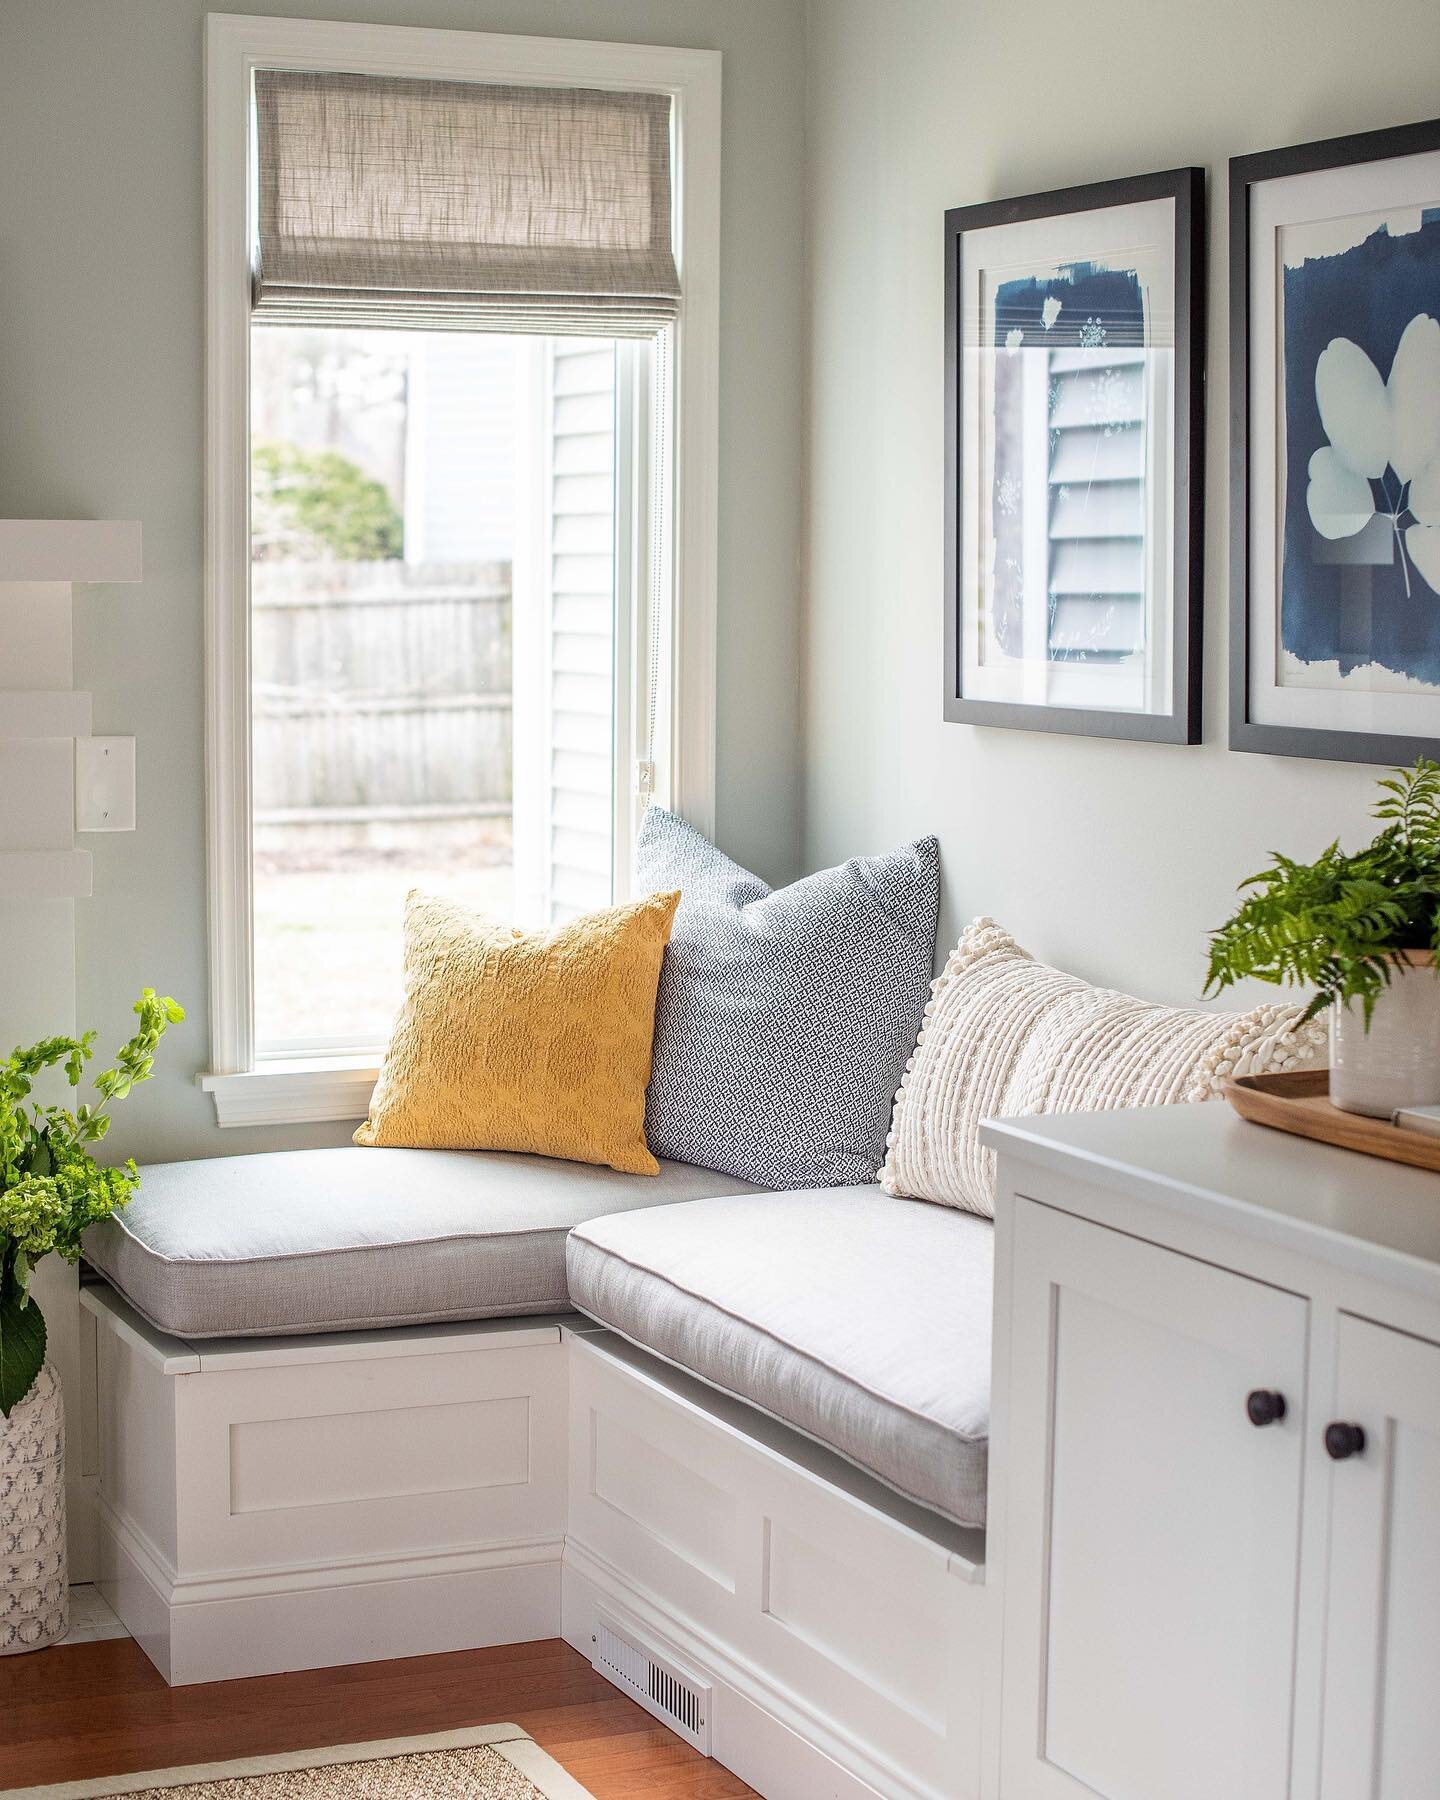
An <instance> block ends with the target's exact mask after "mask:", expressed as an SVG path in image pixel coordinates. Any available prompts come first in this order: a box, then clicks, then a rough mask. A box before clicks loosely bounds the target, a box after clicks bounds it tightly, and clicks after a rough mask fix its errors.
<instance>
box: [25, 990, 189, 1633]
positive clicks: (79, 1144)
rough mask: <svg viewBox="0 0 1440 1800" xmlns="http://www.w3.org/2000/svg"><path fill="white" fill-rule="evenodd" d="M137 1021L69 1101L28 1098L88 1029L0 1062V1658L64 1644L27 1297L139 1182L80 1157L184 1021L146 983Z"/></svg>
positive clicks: (59, 1506) (51, 1450)
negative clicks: (52, 1259)
mask: <svg viewBox="0 0 1440 1800" xmlns="http://www.w3.org/2000/svg"><path fill="white" fill-rule="evenodd" d="M135 1011H136V1013H137V1014H138V1015H139V1020H140V1023H139V1025H138V1026H137V1028H136V1030H135V1034H134V1036H133V1037H132V1038H131V1039H130V1041H129V1042H128V1043H127V1044H125V1045H124V1046H123V1047H122V1048H121V1050H120V1052H119V1054H118V1055H117V1056H116V1058H115V1063H114V1066H113V1067H112V1068H109V1069H106V1070H104V1071H103V1072H102V1073H101V1074H99V1075H97V1076H96V1077H95V1079H94V1082H93V1086H94V1090H95V1099H94V1101H93V1102H87V1103H85V1104H82V1105H79V1106H77V1107H76V1108H75V1109H74V1111H71V1110H70V1109H69V1108H67V1107H63V1106H54V1105H49V1104H46V1103H45V1102H43V1101H41V1100H37V1099H36V1098H35V1097H34V1093H33V1090H34V1087H35V1083H36V1081H37V1079H38V1078H39V1077H41V1076H42V1075H43V1074H44V1072H45V1071H46V1070H47V1069H54V1068H61V1069H63V1070H64V1073H65V1077H66V1079H67V1080H68V1081H69V1083H70V1086H71V1087H72V1088H76V1087H78V1086H79V1085H80V1080H81V1077H82V1075H83V1074H84V1071H85V1066H86V1064H87V1063H88V1062H89V1061H90V1059H91V1057H92V1056H93V1055H94V1053H95V1051H94V1046H95V1033H94V1032H93V1031H87V1032H86V1033H85V1035H84V1036H83V1037H79V1038H72V1037H53V1038H44V1039H42V1040H41V1041H40V1042H39V1043H38V1044H31V1045H30V1046H29V1047H28V1048H27V1049H16V1050H14V1051H12V1052H11V1054H10V1055H9V1056H8V1057H6V1058H4V1059H3V1060H0V1655H4V1654H6V1653H7V1652H12V1651H17V1650H35V1649H39V1648H40V1647H41V1646H42V1645H44V1644H48V1643H53V1642H54V1641H55V1640H56V1639H57V1638H59V1637H63V1636H64V1634H65V1628H66V1624H67V1620H68V1611H69V1608H68V1601H67V1590H66V1585H65V1466H64V1456H65V1411H64V1402H63V1398H62V1396H61V1393H60V1383H59V1379H58V1377H57V1376H56V1373H55V1370H54V1368H53V1366H52V1365H51V1364H50V1363H49V1362H47V1361H46V1359H45V1343H46V1331H45V1318H44V1315H43V1313H42V1312H41V1311H40V1308H39V1306H38V1305H37V1304H36V1302H35V1300H34V1299H33V1298H32V1296H31V1293H30V1277H31V1273H32V1271H33V1270H34V1267H35V1265H36V1263H38V1262H39V1261H40V1259H41V1257H43V1256H48V1255H49V1254H50V1253H51V1251H54V1252H55V1253H56V1254H57V1255H59V1256H62V1257H64V1258H65V1260H66V1261H67V1262H76V1261H78V1259H79V1256H80V1240H81V1237H82V1235H83V1234H84V1231H85V1228H86V1226H87V1225H91V1224H93V1223H94V1222H95V1221H96V1220H97V1219H103V1218H104V1217H105V1216H106V1215H107V1214H108V1213H111V1212H113V1211H114V1210H115V1209H116V1207H118V1206H124V1204H125V1203H126V1201H127V1200H128V1199H129V1198H130V1196H131V1194H132V1193H133V1192H134V1191H135V1189H136V1187H137V1186H138V1185H139V1181H140V1176H139V1172H138V1171H137V1169H136V1167H135V1164H134V1163H133V1162H126V1163H125V1164H123V1165H122V1166H121V1167H120V1168H102V1167H101V1165H100V1164H99V1163H97V1162H96V1161H95V1158H94V1157H93V1156H92V1155H91V1153H90V1146H91V1145H93V1144H97V1143H98V1142H99V1141H100V1139H101V1138H103V1137H104V1136H105V1133H106V1132H107V1131H108V1129H109V1127H110V1116H109V1113H108V1111H107V1108H108V1107H109V1106H110V1105H111V1103H112V1102H114V1101H116V1100H123V1099H124V1098H125V1096H126V1095H127V1094H128V1093H129V1092H130V1090H131V1088H132V1087H134V1085H135V1083H136V1082H137V1081H144V1080H145V1079H146V1078H147V1076H148V1075H149V1074H150V1072H151V1068H152V1066H153V1063H154V1057H155V1050H156V1047H157V1045H158V1044H159V1042H160V1039H161V1038H162V1037H163V1036H164V1034H165V1032H166V1030H167V1028H168V1027H169V1026H171V1025H173V1024H176V1023H178V1021H179V1020H181V1019H183V1018H184V1016H185V1014H184V1012H183V1011H182V1010H181V1008H180V1007H178V1006H177V1005H176V1004H175V1002H174V1001H173V1000H171V999H168V998H160V997H159V996H157V995H156V993H155V990H154V989H153V988H146V989H145V991H144V993H142V994H141V996H140V998H139V1000H137V1001H136V1003H135Z"/></svg>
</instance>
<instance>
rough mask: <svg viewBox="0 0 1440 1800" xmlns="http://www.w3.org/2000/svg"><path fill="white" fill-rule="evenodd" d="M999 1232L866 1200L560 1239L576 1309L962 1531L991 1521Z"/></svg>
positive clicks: (766, 1200)
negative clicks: (994, 1279)
mask: <svg viewBox="0 0 1440 1800" xmlns="http://www.w3.org/2000/svg"><path fill="white" fill-rule="evenodd" d="M993 1243H994V1229H993V1227H992V1225H991V1223H990V1221H989V1220H988V1219H981V1218H978V1217H976V1216H974V1215H973V1214H969V1213H961V1212H956V1211H954V1210H953V1209H952V1208H949V1207H943V1206H932V1205H930V1204H928V1203H927V1202H926V1201H923V1200H895V1199H892V1198H890V1197H889V1196H888V1195H886V1194H884V1193H882V1192H881V1191H880V1189H879V1188H878V1187H842V1188H817V1189H812V1190H809V1191H806V1192H801V1193H794V1194H745V1195H738V1196H735V1197H734V1198H730V1199H701V1200H696V1201H694V1202H692V1203H691V1204H689V1205H683V1206H669V1207H665V1208H663V1209H662V1210H661V1211H658V1212H654V1211H649V1212H643V1213H626V1214H621V1215H619V1216H615V1217H610V1218H605V1219H595V1220H592V1221H590V1222H589V1223H588V1224H585V1225H581V1226H579V1227H577V1229H576V1230H575V1231H574V1232H573V1233H572V1235H571V1238H570V1242H569V1246H568V1250H567V1260H568V1264H569V1275H570V1298H571V1300H572V1302H573V1303H574V1305H576V1306H577V1307H578V1308H579V1309H580V1311H581V1312H584V1313H588V1314H589V1315H590V1317H591V1318H593V1319H596V1320H598V1321H599V1322H600V1323H601V1324H602V1325H608V1326H610V1327H611V1328H612V1329H613V1330H615V1331H618V1332H620V1333H621V1334H622V1335H623V1336H625V1337H627V1338H629V1339H630V1340H631V1341H632V1342H633V1343H636V1344H638V1345H640V1346H641V1348H642V1349H646V1350H651V1351H654V1352H655V1353H656V1354H657V1355H659V1356H662V1357H664V1358H665V1359H666V1360H667V1361H669V1362H672V1363H675V1364H677V1365H679V1366H680V1367H681V1368H684V1369H688V1370H689V1371H690V1372H691V1373H692V1374H695V1375H698V1376H700V1377H701V1378H702V1379H703V1380H705V1381H708V1382H710V1383H711V1384H712V1385H713V1386H715V1387H718V1388H723V1389H724V1390H725V1391H726V1392H727V1393H731V1394H735V1395H738V1396H739V1397H740V1398H741V1399H742V1400H747V1401H749V1402H750V1403H751V1404H752V1405H754V1406H758V1407H760V1408H761V1409H762V1410H763V1411H765V1412H767V1413H769V1414H771V1415H772V1416H773V1417H774V1418H777V1419H780V1420H781V1421H783V1422H784V1423H785V1424H787V1425H792V1426H794V1427H795V1428H796V1429H797V1430H799V1431H803V1432H804V1433H805V1434H806V1436H808V1437H812V1438H814V1439H816V1441H817V1442H819V1443H821V1444H824V1445H826V1446H828V1447H829V1448H830V1449H832V1450H836V1451H838V1452H839V1453H840V1455H842V1456H844V1457H846V1458H847V1459H848V1460H849V1461H851V1462H853V1463H856V1464H857V1465H858V1466H859V1467H860V1468H862V1469H865V1470H866V1471H867V1472H868V1473H870V1474H872V1475H875V1476H877V1477H878V1478H879V1479H880V1480H881V1481H883V1482H885V1483H886V1485H887V1486H889V1487H892V1488H894V1489H896V1491H897V1492H899V1493H902V1494H905V1495H907V1496H908V1497H909V1498H910V1499H912V1500H918V1501H919V1502H920V1504H921V1505H922V1506H928V1507H931V1508H933V1509H934V1510H935V1511H936V1512H940V1513H944V1514H945V1516H946V1517H947V1518H950V1519H954V1520H956V1521H957V1522H958V1523H959V1524H961V1525H983V1524H984V1522H985V1471H986V1458H987V1451H988V1445H989V1432H990V1311H991V1269H992V1259H993Z"/></svg>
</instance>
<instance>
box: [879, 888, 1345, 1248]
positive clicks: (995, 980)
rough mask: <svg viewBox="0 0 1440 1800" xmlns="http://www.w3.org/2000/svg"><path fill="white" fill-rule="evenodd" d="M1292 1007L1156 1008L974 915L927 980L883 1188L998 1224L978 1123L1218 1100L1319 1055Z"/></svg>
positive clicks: (1321, 1034)
mask: <svg viewBox="0 0 1440 1800" xmlns="http://www.w3.org/2000/svg"><path fill="white" fill-rule="evenodd" d="M1301 1012H1302V1009H1301V1008H1300V1007H1298V1006H1259V1007H1256V1008H1255V1010H1254V1011H1253V1012H1248V1013H1220V1012H1200V1011H1190V1010H1187V1009H1186V1008H1183V1007H1176V1006H1154V1005H1151V1004H1150V1003H1149V1002H1148V1001H1144V1000H1136V999H1133V998H1132V997H1131V996H1130V995H1129V994H1121V993H1117V992H1115V991H1114V990H1113V989H1111V988H1097V987H1092V986H1091V985H1090V983H1089V982H1088V981H1082V980H1080V978H1079V977H1078V976H1075V975H1065V974H1062V973H1061V971H1060V970H1059V969H1052V968H1049V967H1048V966H1047V965H1046V964H1045V963H1041V962H1036V961H1035V959H1034V958H1033V957H1032V956H1031V955H1030V954H1029V952H1028V951H1026V950H1022V949H1021V947H1020V946H1019V944H1017V943H1016V942H1015V940H1014V938H1013V937H1011V935H1010V933H1009V932H1008V931H1003V930H1002V929H1001V928H1000V926H998V925H997V924H996V923H995V921H994V920H993V919H977V920H976V921H975V923H974V924H973V925H971V926H970V927H969V928H968V929H967V930H966V931H964V932H963V933H962V934H961V937H960V942H959V943H958V944H957V945H956V946H955V949H954V950H953V951H952V952H951V955H950V960H949V961H948V962H947V963H946V965H945V968H944V970H943V972H942V973H941V974H940V975H939V976H938V977H937V978H936V980H935V981H934V982H933V983H932V984H931V989H930V999H929V1002H928V1003H927V1005H926V1007H925V1017H924V1022H923V1024H922V1025H921V1028H920V1038H919V1041H918V1043H917V1044H916V1046H915V1054H914V1055H913V1056H912V1057H911V1058H910V1061H909V1063H908V1064H907V1065H906V1069H905V1074H904V1077H903V1079H902V1080H901V1083H900V1092H899V1094H898V1095H897V1096H896V1100H895V1114H894V1118H893V1120H892V1122H891V1128H890V1136H889V1139H888V1143H887V1151H886V1157H885V1166H884V1168H883V1169H882V1170H881V1171H880V1183H881V1186H882V1187H883V1188H884V1189H885V1191H886V1193H888V1194H895V1195H900V1196H904V1197H907V1198H910V1199H918V1200H937V1201H939V1202H941V1203H942V1204H943V1205H946V1206H958V1207H962V1208H964V1209H965V1210H967V1211H969V1212H977V1213H983V1214H985V1215H986V1216H987V1217H990V1218H993V1217H994V1216H995V1156H994V1152H993V1151H990V1150H986V1149H984V1148H983V1147H982V1145H981V1143H980V1127H981V1125H982V1124H983V1123H984V1122H985V1121H986V1120H987V1119H997V1118H1003V1117H1007V1116H1008V1117H1012V1118H1014V1117H1025V1116H1027V1115H1028V1116H1035V1115H1037V1114H1043V1113H1066V1112H1099V1111H1105V1110H1108V1109H1111V1108H1114V1107H1121V1106H1170V1105H1174V1104H1176V1103H1179V1102H1193V1101H1200V1100H1216V1099H1219V1097H1220V1092H1221V1089H1222V1087H1223V1085H1224V1083H1225V1082H1226V1081H1228V1080H1229V1079H1230V1078H1231V1077H1232V1076H1236V1075H1265V1074H1274V1073H1276V1072H1278V1071H1279V1070H1281V1069H1288V1068H1293V1067H1295V1066H1296V1065H1297V1064H1300V1063H1306V1062H1310V1061H1313V1060H1314V1059H1315V1058H1316V1057H1317V1056H1318V1055H1320V1053H1321V1052H1322V1050H1323V1047H1324V1044H1325V1027H1324V1024H1323V1023H1321V1022H1319V1021H1312V1022H1310V1023H1308V1024H1307V1023H1303V1022H1302V1020H1301Z"/></svg>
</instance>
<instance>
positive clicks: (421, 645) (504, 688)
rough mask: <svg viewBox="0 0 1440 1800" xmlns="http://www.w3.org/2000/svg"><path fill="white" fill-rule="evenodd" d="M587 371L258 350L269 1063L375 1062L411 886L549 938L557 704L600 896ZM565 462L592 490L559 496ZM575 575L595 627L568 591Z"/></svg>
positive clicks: (278, 334)
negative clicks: (592, 837)
mask: <svg viewBox="0 0 1440 1800" xmlns="http://www.w3.org/2000/svg"><path fill="white" fill-rule="evenodd" d="M562 342H563V341H562ZM594 351H595V359H594V360H593V361H592V363H591V365H590V366H589V368H588V369H587V370H586V371H583V372H582V371H581V370H579V369H578V368H574V367H569V366H567V362H568V360H569V358H568V350H567V351H566V352H565V353H557V349H556V342H555V341H552V340H546V339H535V338H529V339H527V338H523V337H507V336H501V335H497V334H489V333H462V332H434V333H420V332H411V331H348V330H320V329H316V330H311V329H304V328H296V327H267V326H259V325H257V326H256V327H255V328H254V330H253V332H252V394H251V444H252V452H251V458H252V566H251V669H252V730H253V771H254V774H253V794H254V801H253V804H254V820H253V828H254V908H255V916H254V937H255V1037H256V1044H257V1047H258V1049H259V1050H260V1051H261V1052H262V1053H264V1052H266V1051H272V1052H273V1051H275V1050H277V1049H286V1050H299V1049H305V1048H313V1049H315V1050H317V1051H319V1050H323V1049H326V1048H346V1049H350V1048H371V1047H376V1046H379V1045H381V1044H383V1043H384V1042H385V1040H386V1038H387V1036H388V1033H389V1029H390V1023H391V1020H392V1018H393V1016H394V1011H395V1008H396V1006H397V1005H398V1002H399V999H400V986H401V984H400V969H401V918H402V913H403V906H404V898H405V894H406V893H407V891H408V890H409V889H411V888H412V887H419V888H422V889H424V890H426V891H427V892H432V893H435V892H438V893H445V894H451V895H453V896H455V897H456V898H458V899H462V900H464V901H465V902H467V903H468V904H471V905H474V906H476V907H479V908H481V909H483V910H485V911H487V912H490V913H492V914H494V915H495V916H496V917H498V918H501V919H505V920H507V921H508V920H511V919H514V918H517V917H519V918H521V919H522V920H524V921H527V922H536V921H538V919H540V918H549V917H553V916H555V913H556V911H557V910H558V907H557V905H556V903H555V897H554V895H553V893H552V887H553V874H552V868H551V865H552V863H553V862H554V860H555V859H554V855H553V850H554V846H555V845H556V844H557V843H558V844H559V845H560V846H561V847H562V849H564V850H566V851H567V852H568V849H569V847H571V846H573V844H574V841H575V840H574V835H573V832H574V824H575V821H576V819H577V817H578V815H577V813H576V811H575V809H574V808H573V807H570V806H569V804H568V797H567V795H566V793H565V792H564V791H563V790H562V789H561V787H560V786H558V785H557V778H556V771H557V766H558V767H559V769H560V772H561V773H562V774H564V773H565V772H567V771H570V770H571V769H572V768H573V766H574V757H573V749H574V746H575V743H576V727H575V722H574V721H572V720H570V719H569V718H568V717H566V716H564V715H561V714H558V713H557V704H558V702H557V695H558V696H559V697H560V698H562V699H565V700H571V699H575V698H577V697H578V698H581V699H583V700H584V701H585V703H586V704H587V705H588V706H589V708H590V712H589V714H588V717H587V720H586V722H585V723H584V726H583V730H582V731H581V736H582V737H583V740H584V742H583V747H584V748H585V749H586V750H588V752H589V755H590V761H591V764H592V765H593V766H592V767H591V768H590V769H589V770H588V771H581V773H582V774H584V775H586V777H587V779H588V780H589V783H590V786H591V787H592V788H593V789H595V790H596V791H597V794H598V795H599V798H600V805H601V807H602V808H603V814H604V825H603V830H602V837H601V839H600V840H599V841H600V842H602V843H603V845H604V854H603V856H601V855H600V853H599V851H598V850H595V848H594V846H593V845H592V846H591V850H592V861H595V860H596V858H597V857H598V858H599V862H598V863H597V866H596V867H594V868H592V870H591V874H590V887H589V891H588V894H587V898H588V899H589V900H590V903H592V904H604V902H605V900H606V899H607V898H608V897H609V894H610V891H611V873H610V867H609V861H608V836H605V835H604V832H606V831H608V820H609V818H610V816H611V808H610V800H609V794H610V783H611V781H612V779H613V771H612V768H611V763H612V760H613V756H612V750H611V745H612V741H613V716H612V715H613V698H612V696H613V685H614V669H613V631H612V616H611V615H612V612H613V603H614V545H613V538H614V521H613V502H612V489H613V479H612V476H613V437H614V376H613V370H614V355H613V345H611V344H608V343H606V344H600V345H596V346H594ZM557 368H558V376H557ZM607 370H608V378H607V379H597V376H604V375H605V374H606V371H607ZM582 373H583V377H584V378H583V380H580V381H579V382H578V387H577V378H578V377H581V376H582ZM581 388H583V390H584V391H583V392H581V391H579V389H581ZM572 402H574V403H573V404H572ZM577 421H579V422H583V423H585V424H586V425H588V426H589V427H590V428H591V430H590V436H591V440H592V441H591V442H590V443H589V444H588V445H585V446H582V447H581V449H580V451H578V452H577V450H576V448H575V446H574V443H573V441H572V432H571V430H570V428H571V427H572V426H573V425H574V424H575V423H576V422H577ZM577 455H579V456H580V457H581V460H582V461H583V462H584V463H585V466H586V469H587V470H588V472H589V473H590V474H591V475H592V476H596V477H598V479H590V480H588V481H586V480H583V479H580V480H577V479H576V477H577V476H578V475H580V474H581V470H580V468H579V467H578V466H577V465H576V457H577ZM517 552H518V555H517ZM577 556H579V557H584V558H585V559H587V563H588V568H589V575H590V585H591V587H592V588H593V590H594V593H593V596H592V598H593V599H594V600H595V601H596V602H597V603H596V604H594V605H592V606H590V607H589V608H588V609H586V608H585V607H583V606H579V607H577V606H576V605H575V604H574V603H573V601H574V597H573V595H572V593H571V591H570V587H569V585H567V584H569V583H570V582H571V579H572V577H573V575H574V574H575V572H576V567H577V565H576V564H575V562H574V560H573V559H574V558H576V557H577ZM591 558H593V561H590V560H589V559H591ZM517 562H518V563H519V565H520V568H519V578H518V580H517ZM517 639H519V640H520V648H519V651H518V653H517ZM576 676H580V677H581V678H582V679H581V680H580V681H579V683H578V684H577V682H576V681H575V679H574V677H576ZM517 680H519V681H522V682H524V683H526V684H528V685H527V688H526V692H525V694H524V695H523V696H521V697H520V702H519V703H517V695H516V692H515V689H516V682H517ZM517 716H518V717H519V720H520V724H519V733H518V736H517V724H516V721H517ZM517 764H519V765H520V766H519V767H518V768H517ZM517 807H518V808H520V809H521V811H522V812H523V813H524V816H523V817H519V816H517V810H516V809H517ZM593 810H594V809H592V811H593ZM580 823H581V824H582V825H584V826H588V827H589V828H590V829H591V831H592V834H593V829H594V824H595V820H594V818H586V819H583V820H581V821H580ZM517 842H518V843H519V844H520V846H521V848H520V853H519V859H520V863H521V865H522V866H521V869H520V870H519V871H518V872H517V852H516V845H517ZM600 865H603V866H600ZM517 889H518V890H520V892H519V895H518V897H517Z"/></svg>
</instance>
